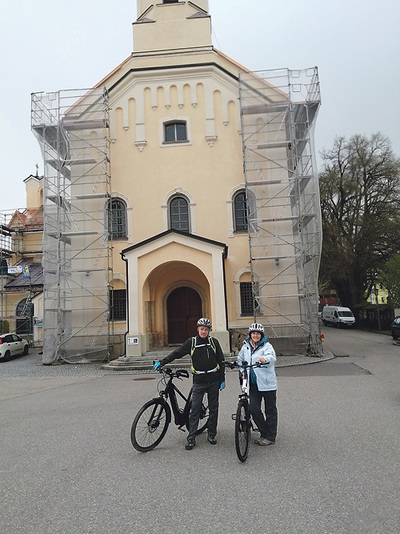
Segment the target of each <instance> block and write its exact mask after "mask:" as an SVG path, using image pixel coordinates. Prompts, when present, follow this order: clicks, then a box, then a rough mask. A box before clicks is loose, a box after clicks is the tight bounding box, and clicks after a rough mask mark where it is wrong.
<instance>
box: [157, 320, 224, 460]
mask: <svg viewBox="0 0 400 534" xmlns="http://www.w3.org/2000/svg"><path fill="white" fill-rule="evenodd" d="M210 331H211V321H210V320H209V319H207V318H206V317H202V318H201V319H199V320H198V321H197V336H195V337H192V338H189V339H187V340H186V341H185V342H184V343H183V344H182V345H181V346H180V347H178V348H177V349H175V350H174V351H173V352H171V354H169V355H168V356H166V357H165V358H164V359H163V360H161V362H156V363H155V364H154V367H153V369H154V370H157V369H158V368H159V367H160V365H161V366H162V365H166V364H168V363H171V362H172V361H174V360H176V359H177V358H183V356H186V354H190V355H191V357H192V367H191V369H192V373H193V393H192V406H191V408H190V414H189V434H188V438H187V443H186V446H185V448H186V450H188V451H190V450H192V449H193V447H194V446H195V445H196V432H197V428H198V425H199V419H200V412H201V406H202V402H203V397H204V395H205V393H207V397H208V409H209V412H210V414H209V419H208V425H207V427H208V436H207V440H208V442H209V443H211V445H216V444H217V438H216V436H217V422H218V406H219V392H220V391H222V390H223V389H224V388H225V362H224V355H223V352H222V349H221V345H220V344H219V342H218V340H217V339H215V338H213V337H211V336H210Z"/></svg>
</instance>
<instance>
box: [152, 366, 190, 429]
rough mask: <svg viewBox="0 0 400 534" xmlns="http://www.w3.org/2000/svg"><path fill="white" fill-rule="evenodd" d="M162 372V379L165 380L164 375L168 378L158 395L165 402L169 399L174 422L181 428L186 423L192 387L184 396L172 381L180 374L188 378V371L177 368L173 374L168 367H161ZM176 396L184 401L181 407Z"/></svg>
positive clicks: (179, 376)
mask: <svg viewBox="0 0 400 534" xmlns="http://www.w3.org/2000/svg"><path fill="white" fill-rule="evenodd" d="M162 372H163V373H164V377H163V378H162V380H165V375H168V376H169V378H168V381H167V383H166V385H165V389H163V390H161V391H160V392H159V395H160V397H161V398H162V399H164V400H165V402H167V401H168V399H169V403H170V405H171V409H172V413H173V414H174V421H175V424H176V425H177V427H178V428H179V430H183V428H182V427H184V426H185V425H186V422H187V420H188V416H189V410H190V399H191V396H192V389H190V392H189V395H188V396H187V397H185V395H184V394H183V393H182V392H181V391H180V390H179V389H178V387H177V386H176V385H175V384H174V383H173V379H174V378H181V377H182V376H184V377H185V378H188V377H189V373H188V371H186V370H185V369H178V371H176V372H175V374H172V371H171V369H169V368H165V369H162ZM178 397H180V398H181V399H182V400H184V401H185V406H184V408H183V409H182V408H180V407H179V403H178Z"/></svg>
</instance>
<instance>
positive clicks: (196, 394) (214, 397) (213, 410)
mask: <svg viewBox="0 0 400 534" xmlns="http://www.w3.org/2000/svg"><path fill="white" fill-rule="evenodd" d="M206 393H207V397H208V409H209V412H210V417H209V418H208V434H209V435H210V436H215V435H216V434H217V421H218V406H219V382H213V383H212V384H193V393H192V407H191V409H190V414H189V435H188V440H192V439H195V437H196V432H197V428H198V426H199V418H200V412H201V404H202V402H203V397H204V395H205V394H206Z"/></svg>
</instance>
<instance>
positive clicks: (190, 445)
mask: <svg viewBox="0 0 400 534" xmlns="http://www.w3.org/2000/svg"><path fill="white" fill-rule="evenodd" d="M195 445H196V442H195V441H194V440H193V439H191V440H188V442H187V443H186V445H185V449H186V450H187V451H191V450H192V449H193V447H194V446H195Z"/></svg>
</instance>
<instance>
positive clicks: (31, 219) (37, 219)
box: [8, 206, 43, 230]
mask: <svg viewBox="0 0 400 534" xmlns="http://www.w3.org/2000/svg"><path fill="white" fill-rule="evenodd" d="M8 227H9V228H21V227H22V228H23V229H24V230H33V229H36V230H42V229H43V206H40V207H39V208H26V209H25V210H24V211H18V210H17V211H16V212H15V213H14V215H13V216H12V217H11V220H10V222H9V223H8Z"/></svg>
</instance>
